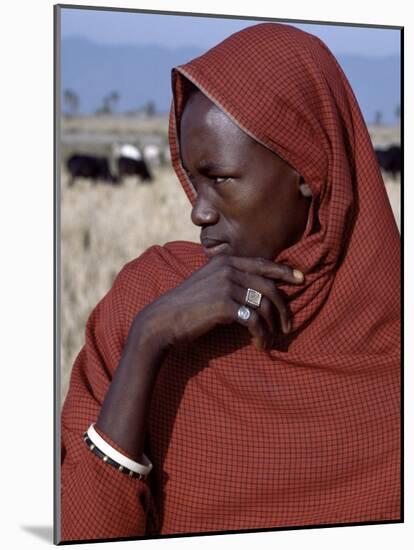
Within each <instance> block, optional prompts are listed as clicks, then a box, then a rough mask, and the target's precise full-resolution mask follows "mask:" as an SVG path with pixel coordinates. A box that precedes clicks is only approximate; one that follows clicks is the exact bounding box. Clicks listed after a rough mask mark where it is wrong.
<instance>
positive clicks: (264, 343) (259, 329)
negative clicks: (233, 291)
mask: <svg viewBox="0 0 414 550" xmlns="http://www.w3.org/2000/svg"><path fill="white" fill-rule="evenodd" d="M231 302H232V304H231V307H232V309H233V315H234V320H235V321H236V322H238V323H239V324H240V325H242V326H244V327H246V328H247V329H248V330H249V332H250V334H251V335H252V339H253V342H254V344H255V346H256V347H257V348H258V349H261V350H263V349H265V348H266V347H270V344H271V340H272V338H271V335H269V334H268V333H267V330H266V328H265V323H264V321H263V320H262V319H261V317H260V315H259V314H258V313H257V312H256V311H255V310H253V309H250V308H249V310H250V317H249V318H248V319H247V320H245V319H240V317H239V315H238V310H239V308H240V304H239V303H238V302H236V301H235V300H231Z"/></svg>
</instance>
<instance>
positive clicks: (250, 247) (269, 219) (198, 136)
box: [180, 92, 310, 260]
mask: <svg viewBox="0 0 414 550" xmlns="http://www.w3.org/2000/svg"><path fill="white" fill-rule="evenodd" d="M180 150H181V160H182V164H183V167H184V169H185V170H186V172H187V175H188V177H189V179H190V180H191V182H192V184H193V186H194V188H195V190H196V193H197V195H196V202H195V204H194V207H193V209H192V213H191V219H192V222H193V223H194V224H195V225H198V226H200V227H201V228H202V229H201V238H210V239H216V240H218V241H223V242H225V243H227V246H225V247H223V250H222V252H221V253H223V254H228V255H234V256H251V257H258V256H261V257H264V258H267V259H270V260H272V259H274V258H275V257H276V256H277V255H278V254H279V252H281V251H282V250H283V249H285V248H288V247H289V246H291V245H293V244H294V243H295V242H297V241H298V240H299V239H300V237H301V236H302V234H303V231H304V230H305V227H306V223H307V217H308V210H309V204H310V199H309V198H308V197H304V196H303V195H302V194H301V192H300V190H299V184H300V183H301V182H303V180H301V177H300V175H299V174H298V173H297V172H296V171H295V170H294V169H293V168H291V167H290V165H288V164H287V163H286V162H285V161H283V160H282V159H281V158H280V157H279V156H277V155H276V154H275V153H273V152H272V151H270V149H268V148H267V147H265V146H263V145H262V144H260V143H258V142H256V141H255V140H253V139H252V138H251V137H250V136H249V135H248V134H246V133H245V132H243V131H242V130H241V129H240V128H239V127H238V126H237V125H236V124H235V123H234V122H233V121H232V120H231V119H230V118H229V117H228V116H227V115H226V114H225V113H224V112H223V111H221V110H220V109H219V108H218V107H216V106H215V105H214V103H212V102H211V101H210V100H209V99H208V98H207V97H206V96H205V95H204V94H202V93H200V92H196V93H195V94H194V95H193V96H191V97H190V98H189V100H188V102H187V103H186V106H185V109H184V112H183V115H182V119H181V124H180Z"/></svg>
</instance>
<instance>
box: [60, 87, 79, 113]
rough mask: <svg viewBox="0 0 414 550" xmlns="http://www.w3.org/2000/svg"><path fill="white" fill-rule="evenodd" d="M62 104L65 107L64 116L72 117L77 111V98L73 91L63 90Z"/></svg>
mask: <svg viewBox="0 0 414 550" xmlns="http://www.w3.org/2000/svg"><path fill="white" fill-rule="evenodd" d="M63 103H64V105H65V107H66V114H67V115H68V116H74V115H76V113H77V112H78V109H79V96H78V94H77V93H76V92H74V91H73V90H70V89H69V88H66V89H65V90H63Z"/></svg>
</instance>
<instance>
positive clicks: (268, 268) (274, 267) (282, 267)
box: [223, 256, 305, 284]
mask: <svg viewBox="0 0 414 550" xmlns="http://www.w3.org/2000/svg"><path fill="white" fill-rule="evenodd" d="M224 258H226V259H225V260H223V261H228V262H229V263H230V265H232V266H234V267H236V268H237V269H240V270H241V271H248V272H249V273H256V274H257V275H262V276H263V277H269V278H270V279H281V280H282V281H286V282H287V283H294V284H302V283H303V282H304V281H305V276H304V274H303V273H302V271H300V270H299V269H296V268H293V267H290V266H288V265H286V264H280V263H277V262H272V261H270V260H267V259H266V258H260V257H259V258H248V257H243V256H226V257H224Z"/></svg>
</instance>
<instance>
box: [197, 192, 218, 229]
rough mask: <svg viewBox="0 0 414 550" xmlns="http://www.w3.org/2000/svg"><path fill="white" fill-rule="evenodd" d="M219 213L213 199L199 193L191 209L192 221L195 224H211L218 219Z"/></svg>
mask: <svg viewBox="0 0 414 550" xmlns="http://www.w3.org/2000/svg"><path fill="white" fill-rule="evenodd" d="M218 218H219V213H218V210H217V208H215V207H214V206H213V205H212V204H211V201H209V200H208V199H207V198H206V197H205V196H204V195H201V194H200V193H199V194H198V195H197V198H196V202H195V204H194V206H193V209H192V211H191V221H192V222H193V224H194V225H199V226H202V225H210V224H214V223H216V222H217V221H218Z"/></svg>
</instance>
